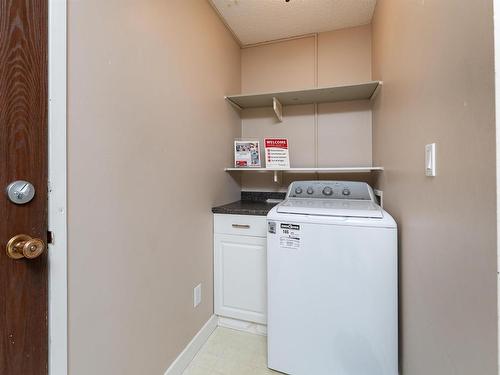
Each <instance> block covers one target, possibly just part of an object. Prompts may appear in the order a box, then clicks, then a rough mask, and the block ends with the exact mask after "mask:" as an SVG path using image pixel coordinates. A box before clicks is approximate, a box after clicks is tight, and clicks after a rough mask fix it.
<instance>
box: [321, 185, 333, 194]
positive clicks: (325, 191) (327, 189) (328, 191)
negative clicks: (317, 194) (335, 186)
mask: <svg viewBox="0 0 500 375" xmlns="http://www.w3.org/2000/svg"><path fill="white" fill-rule="evenodd" d="M323 194H324V195H332V194H333V190H332V188H331V187H330V186H326V187H325V188H324V189H323Z"/></svg>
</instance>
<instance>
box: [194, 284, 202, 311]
mask: <svg viewBox="0 0 500 375" xmlns="http://www.w3.org/2000/svg"><path fill="white" fill-rule="evenodd" d="M193 299H194V307H196V306H198V305H199V304H200V303H201V284H198V285H197V286H195V288H194V290H193Z"/></svg>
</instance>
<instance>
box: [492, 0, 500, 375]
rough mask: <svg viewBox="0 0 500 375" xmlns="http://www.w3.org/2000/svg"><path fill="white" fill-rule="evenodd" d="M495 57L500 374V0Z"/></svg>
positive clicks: (495, 5) (496, 4)
mask: <svg viewBox="0 0 500 375" xmlns="http://www.w3.org/2000/svg"><path fill="white" fill-rule="evenodd" d="M493 29H494V41H495V42H494V49H495V51H494V57H495V132H496V150H495V152H496V183H497V186H496V190H497V317H498V319H497V361H498V366H497V369H498V374H500V272H499V270H500V251H499V249H500V0H494V1H493Z"/></svg>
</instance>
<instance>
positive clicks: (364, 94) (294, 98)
mask: <svg viewBox="0 0 500 375" xmlns="http://www.w3.org/2000/svg"><path fill="white" fill-rule="evenodd" d="M380 85H382V82H380V81H372V82H365V83H358V84H353V85H343V86H331V87H320V88H314V89H306V90H296V91H277V92H269V93H260V94H245V95H229V96H226V100H228V101H229V102H230V103H231V104H233V105H235V106H236V107H237V108H239V109H246V108H259V107H271V108H272V107H273V102H276V101H278V102H279V103H281V105H299V104H312V103H330V102H342V101H350V100H368V99H372V98H373V97H374V96H375V95H376V93H377V89H378V88H379V87H380Z"/></svg>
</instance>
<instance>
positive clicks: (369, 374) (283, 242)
mask: <svg viewBox="0 0 500 375" xmlns="http://www.w3.org/2000/svg"><path fill="white" fill-rule="evenodd" d="M267 222H268V234H267V251H268V366H269V367H270V368H271V369H274V370H277V371H281V372H284V373H286V374H291V375H397V374H398V289H397V285H398V276H397V275H398V273H397V268H398V264H397V263H398V262H397V227H396V222H395V221H394V219H393V218H392V217H391V216H390V215H389V214H388V213H387V212H385V211H384V210H383V209H382V208H381V207H380V206H379V205H378V204H377V203H376V200H375V196H374V194H373V190H372V189H371V187H370V186H369V185H368V184H366V183H363V182H345V181H297V182H294V183H292V184H291V185H290V187H289V189H288V193H287V196H286V199H285V200H284V201H283V202H282V203H280V204H279V205H277V206H275V207H274V208H273V209H272V210H271V211H270V212H269V214H268V216H267Z"/></svg>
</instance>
